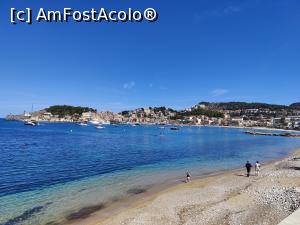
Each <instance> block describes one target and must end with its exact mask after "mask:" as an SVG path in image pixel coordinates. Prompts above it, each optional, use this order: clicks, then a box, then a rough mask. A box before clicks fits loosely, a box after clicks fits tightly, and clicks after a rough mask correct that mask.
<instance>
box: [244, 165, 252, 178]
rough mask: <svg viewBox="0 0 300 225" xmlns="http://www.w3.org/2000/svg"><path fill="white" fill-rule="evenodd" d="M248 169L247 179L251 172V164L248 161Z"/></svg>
mask: <svg viewBox="0 0 300 225" xmlns="http://www.w3.org/2000/svg"><path fill="white" fill-rule="evenodd" d="M245 167H246V169H247V177H249V176H250V172H251V167H252V165H251V163H250V162H249V161H247V163H246V165H245Z"/></svg>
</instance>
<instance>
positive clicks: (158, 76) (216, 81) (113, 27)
mask: <svg viewBox="0 0 300 225" xmlns="http://www.w3.org/2000/svg"><path fill="white" fill-rule="evenodd" d="M11 7H15V8H20V9H21V8H24V7H32V8H33V10H34V11H35V10H37V9H38V8H40V7H44V8H46V9H49V10H58V9H61V8H63V7H72V8H74V9H81V10H83V9H90V8H92V7H94V8H99V7H106V8H109V9H127V8H128V7H131V8H134V9H140V10H143V9H145V8H148V7H153V8H155V9H156V10H157V11H158V13H159V19H158V20H157V21H156V22H155V23H148V22H143V23H126V24H124V23H117V24H116V23H100V24H99V23H64V24H59V23H57V24H55V23H48V24H47V23H40V24H39V23H34V24H33V25H31V26H29V25H26V24H17V25H12V24H10V22H9V19H10V15H9V13H10V8H11ZM299 40H300V2H299V1H297V0H264V1H262V0H239V1H227V0H219V1H217V0H190V1H179V0H175V1H158V0H156V1H155V0H152V1H150V0H144V1H140V0H131V1H129V0H122V1H121V0H119V1H117V0H113V1H111V0H110V1H108V0H107V1H92V0H80V1H79V0H74V1H72V2H71V1H67V0H52V1H46V0H39V1H38V0H28V1H25V0H23V1H21V0H14V1H8V0H3V1H2V2H1V5H0V78H1V82H0V116H4V115H6V114H8V113H22V112H23V110H30V109H31V105H32V104H34V108H35V109H40V108H43V107H47V106H49V105H53V104H71V105H82V106H91V107H95V108H97V109H99V110H112V111H116V112H117V111H121V110H124V109H132V108H136V107H145V106H161V105H165V106H168V107H173V108H176V109H181V108H185V107H188V106H190V105H192V104H195V103H197V102H199V101H249V102H254V101H255V102H258V101H259V102H269V103H279V104H290V103H292V102H296V101H300V98H299V96H300V88H299V84H300V41H299Z"/></svg>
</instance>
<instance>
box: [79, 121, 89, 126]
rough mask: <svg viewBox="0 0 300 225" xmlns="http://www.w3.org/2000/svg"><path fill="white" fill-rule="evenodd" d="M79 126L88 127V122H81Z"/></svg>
mask: <svg viewBox="0 0 300 225" xmlns="http://www.w3.org/2000/svg"><path fill="white" fill-rule="evenodd" d="M78 125H79V126H87V125H88V124H87V123H86V122H81V123H80V124H78Z"/></svg>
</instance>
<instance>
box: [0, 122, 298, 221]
mask: <svg viewBox="0 0 300 225" xmlns="http://www.w3.org/2000/svg"><path fill="white" fill-rule="evenodd" d="M243 131H244V130H243V129H232V128H213V127H189V126H185V127H180V129H179V130H178V131H172V130H170V127H168V126H166V127H165V129H162V128H161V127H160V126H135V127H133V126H130V125H120V126H113V125H108V126H106V127H105V129H96V128H95V126H92V125H89V126H87V127H81V126H79V125H78V124H74V123H42V124H41V125H40V126H36V127H30V126H24V125H23V123H21V122H11V121H10V122H9V121H5V120H2V119H0V156H1V157H0V225H11V224H26V225H27V224H28V225H33V224H47V223H48V222H53V221H58V222H61V223H64V222H65V221H66V218H68V217H67V215H68V213H70V212H76V211H78V210H80V209H81V208H82V207H85V206H87V205H95V204H99V203H101V202H105V201H109V199H113V198H115V197H118V196H122V195H124V194H126V193H128V190H129V189H131V188H136V187H147V186H149V185H153V184H158V183H160V182H164V181H166V180H168V179H169V180H170V179H171V180H172V179H173V181H174V179H175V180H176V179H178V177H184V175H185V172H186V171H187V170H189V171H190V172H191V173H192V176H196V175H197V176H198V175H202V174H205V173H210V172H215V171H220V170H225V169H232V168H239V167H243V166H244V163H245V161H246V160H250V161H251V162H253V163H254V162H255V161H256V160H260V161H262V162H266V161H268V160H273V159H276V158H280V157H283V156H286V155H288V154H289V152H291V151H293V150H295V149H296V148H299V147H300V139H293V138H286V137H270V136H251V135H246V134H244V133H243Z"/></svg>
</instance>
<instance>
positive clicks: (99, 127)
mask: <svg viewBox="0 0 300 225" xmlns="http://www.w3.org/2000/svg"><path fill="white" fill-rule="evenodd" d="M96 128H97V129H104V128H105V127H102V126H101V125H98V126H96Z"/></svg>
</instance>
